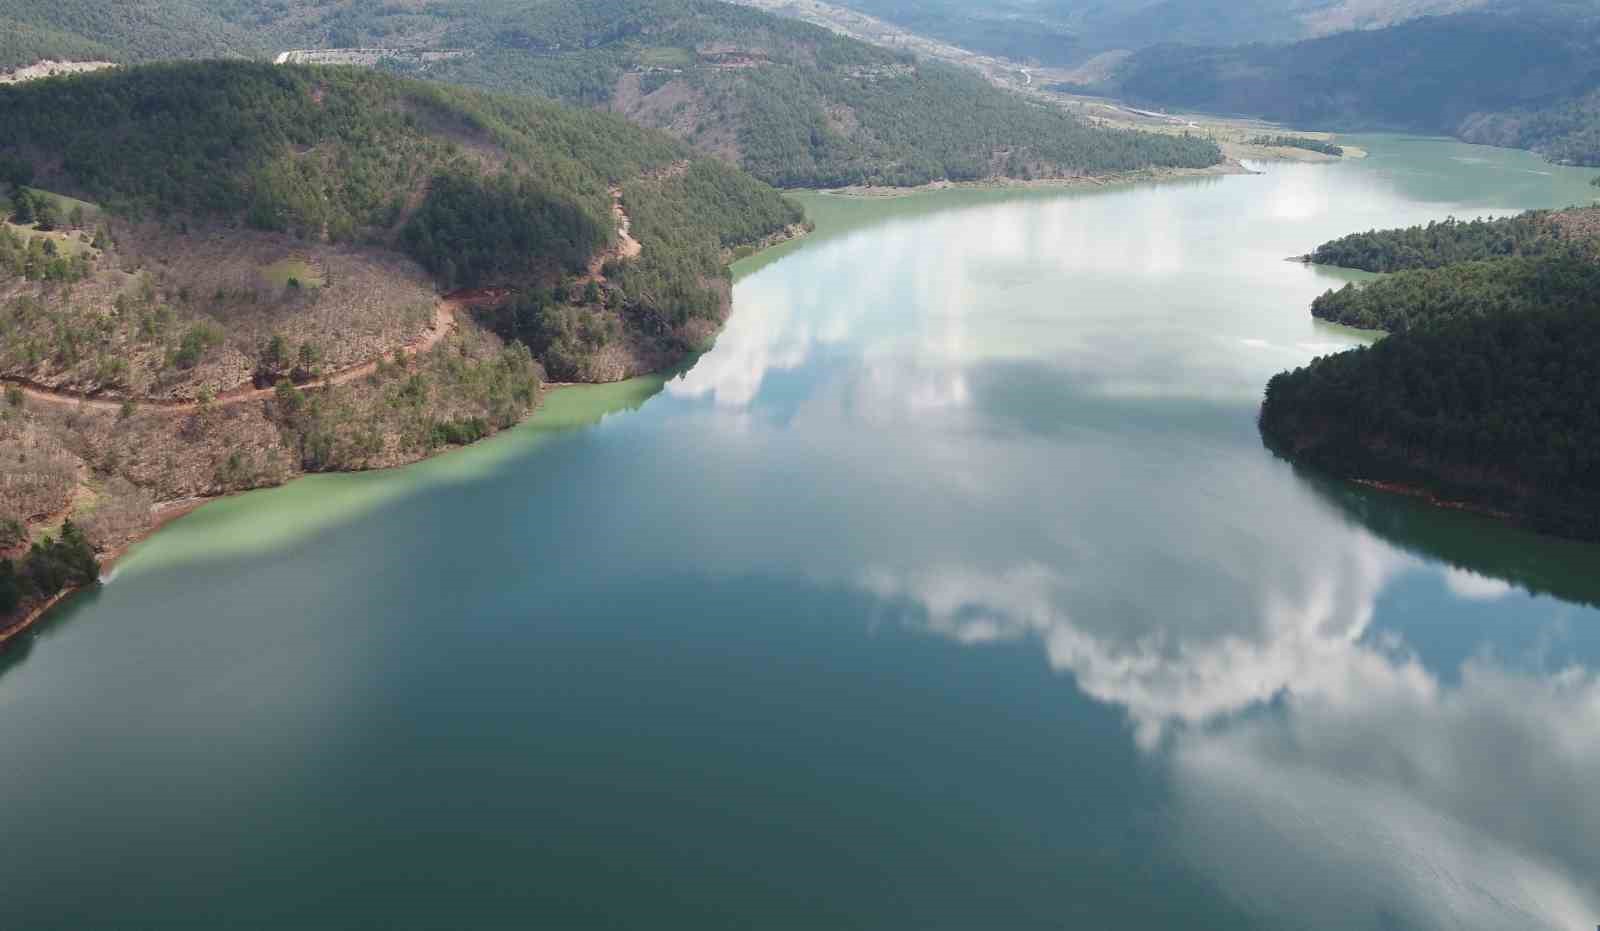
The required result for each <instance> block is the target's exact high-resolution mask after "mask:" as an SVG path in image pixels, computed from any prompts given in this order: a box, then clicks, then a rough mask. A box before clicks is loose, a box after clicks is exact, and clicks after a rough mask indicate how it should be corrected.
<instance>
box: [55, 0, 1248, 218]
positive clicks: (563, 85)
mask: <svg viewBox="0 0 1600 931" xmlns="http://www.w3.org/2000/svg"><path fill="white" fill-rule="evenodd" d="M153 6H154V7H156V8H159V9H161V10H162V11H163V15H165V16H169V17H177V18H182V17H183V16H184V15H187V14H185V13H184V12H183V11H185V10H191V8H190V7H187V6H185V5H183V4H180V3H177V2H174V0H161V2H158V3H154V4H153ZM194 15H195V16H197V17H198V19H197V22H200V23H202V24H210V23H212V21H213V19H212V18H219V19H221V20H222V21H223V23H224V25H226V26H227V28H228V29H234V30H242V31H243V32H244V33H245V34H247V35H249V36H251V37H252V41H253V42H255V43H257V45H258V47H259V45H263V44H267V43H271V42H277V43H280V45H279V46H276V47H278V48H295V49H318V48H339V47H343V46H384V47H387V48H388V49H390V50H392V51H390V52H372V51H366V52H359V53H356V52H352V53H339V54H327V55H320V56H319V55H312V56H311V57H313V58H317V57H326V58H330V59H332V60H340V61H345V60H349V61H360V62H363V63H370V64H374V65H377V66H379V67H383V68H386V69H389V70H394V71H398V72H401V73H406V74H411V75H413V76H418V77H426V78H429V79H431V80H438V81H443V82H449V83H455V84H463V85H468V86H474V87H479V88H484V89H489V90H494V91H503V92H512V93H517V94H533V95H541V96H545V97H550V98H553V99H556V100H560V101H563V102H566V103H571V104H577V105H581V106H586V107H595V108H604V109H609V110H612V111H615V112H618V113H621V114H624V115H626V116H627V117H628V118H629V119H631V120H633V121H635V122H637V123H639V124H642V125H645V126H648V127H653V128H658V129H662V130H665V131H667V132H668V133H670V134H672V135H674V136H677V137H678V138H680V139H682V140H684V141H686V142H688V143H689V144H690V145H692V146H693V147H694V148H695V149H696V150H697V151H699V152H700V153H702V154H708V155H715V156H718V157H721V158H723V159H725V160H728V161H731V162H734V163H736V164H738V165H740V166H742V167H744V168H745V169H747V170H748V171H750V172H751V173H752V174H754V175H756V176H757V177H759V178H762V179H763V180H765V181H768V182H770V183H773V184H777V185H780V186H799V187H819V186H820V187H831V186H844V185H852V184H898V185H915V184H921V183H924V182H928V181H935V180H941V179H949V180H974V179H983V178H991V177H1000V176H1003V177H1015V178H1063V177H1076V176H1080V175H1100V174H1112V173H1120V172H1129V171H1139V170H1144V169H1148V168H1169V167H1172V168H1204V167H1207V166H1210V165H1214V164H1216V163H1218V162H1219V161H1220V160H1221V154H1220V152H1219V151H1218V150H1217V148H1216V146H1214V145H1213V144H1211V143H1210V142H1209V141H1206V140H1203V139H1191V138H1186V137H1183V136H1173V135H1156V134H1144V133H1133V132H1127V131H1119V130H1109V129H1102V128H1098V127H1093V126H1088V125H1085V124H1083V123H1081V122H1079V121H1078V120H1076V119H1074V118H1072V117H1070V116H1068V115H1066V114H1065V113H1063V112H1061V111H1060V110H1058V109H1057V108H1054V107H1050V106H1047V105H1043V104H1040V103H1037V102H1034V101H1030V100H1027V99H1024V98H1022V97H1020V96H1017V95H1014V94H1009V93H1006V92H1004V91H1002V90H1000V89H998V88H995V87H993V86H991V85H989V84H988V83H987V82H985V81H984V80H983V79H982V78H980V77H978V76H976V75H974V74H971V73H969V72H967V71H965V70H962V69H957V68H953V67H950V66H946V65H940V64H936V63H929V62H921V61H918V60H916V59H914V58H912V57H910V56H906V55H897V54H895V53H892V52H889V51H885V50H883V49H879V48H876V47H873V46H870V45H867V44H865V43H862V42H858V41H855V40H853V39H847V38H844V37H841V36H838V35H835V34H833V33H831V32H828V31H826V30H823V29H820V28H817V27H814V26H810V25H807V24H804V23H799V22H795V21H791V20H786V19H782V18H780V17H776V16H772V15H769V14H766V13H763V12H759V11H756V10H752V9H746V8H742V7H737V6H733V5H730V4H725V3H719V2H712V0H542V2H536V3H528V2H516V0H458V2H455V3H452V4H442V5H427V6H416V5H397V4H385V5H379V4H368V3H318V2H313V0H281V2H273V3H267V2H255V0H233V2H230V3H225V4H220V5H217V6H216V7H214V8H210V9H209V10H208V12H206V13H205V15H204V16H201V15H200V14H198V13H196V14H194ZM35 22H42V23H43V22H47V23H57V22H60V17H56V18H47V17H43V16H42V15H39V16H36V17H35ZM92 36H93V38H94V40H95V41H97V42H101V43H105V44H114V43H118V42H123V43H124V44H121V45H118V46H117V48H116V49H115V51H114V52H113V53H107V52H105V51H104V50H103V49H102V50H101V51H100V52H99V54H102V55H104V54H111V55H112V56H113V57H116V56H117V55H121V57H122V58H124V59H131V60H138V58H139V56H140V55H142V54H143V52H142V50H143V49H144V48H145V47H146V46H148V45H149V44H150V42H151V41H153V40H142V41H139V42H138V43H137V44H134V43H133V41H132V40H131V39H128V40H126V41H124V39H122V38H119V36H117V35H112V34H110V33H109V32H108V31H107V30H105V29H97V30H94V31H93V33H92ZM218 41H221V40H218ZM398 50H404V51H403V52H402V51H398ZM211 51H213V50H211V49H209V47H208V49H202V50H199V51H197V52H196V54H208V53H211ZM245 53H246V54H265V53H264V52H259V51H257V52H252V51H250V50H245ZM41 55H42V50H41Z"/></svg>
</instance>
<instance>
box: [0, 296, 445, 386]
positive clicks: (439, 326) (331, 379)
mask: <svg viewBox="0 0 1600 931" xmlns="http://www.w3.org/2000/svg"><path fill="white" fill-rule="evenodd" d="M472 302H473V299H472V298H471V297H469V296H462V297H456V296H451V297H444V298H441V299H440V300H439V302H438V303H437V304H435V305H434V308H433V322H432V323H430V324H429V325H428V328H427V329H425V330H423V331H422V332H421V333H420V334H418V335H417V337H416V338H415V339H413V340H411V341H410V342H409V343H406V344H405V345H404V346H402V347H400V350H399V351H400V352H401V353H403V354H405V355H406V356H417V355H421V354H422V353H424V352H427V351H428V350H430V349H432V348H433V347H435V346H437V345H439V341H440V340H442V339H444V338H445V336H447V335H449V333H450V331H451V330H454V329H455V326H456V314H457V312H459V311H460V310H462V309H463V307H464V306H465V305H467V304H469V303H472ZM379 361H380V360H379V359H369V360H367V361H366V362H363V363H361V364H359V365H353V366H351V367H349V368H345V369H340V370H339V371H337V372H334V373H332V374H330V375H325V376H323V377H322V378H318V379H314V380H312V381H308V382H305V383H304V384H301V385H297V386H296V387H298V388H327V387H330V386H333V385H342V384H345V383H346V382H351V381H355V380H356V379H358V378H365V377H366V376H368V375H371V374H372V373H374V372H376V371H377V370H378V362H379ZM0 382H4V383H5V384H7V385H14V386H16V387H18V388H21V389H22V394H23V397H25V398H27V399H28V400H31V401H39V402H42V403H44V404H55V405H64V406H71V407H76V408H79V409H87V410H99V411H120V410H121V409H122V405H123V403H124V402H125V401H130V400H131V401H132V402H133V403H134V404H135V405H136V406H138V407H141V408H150V409H154V410H161V411H168V412H170V413H174V414H185V413H192V412H194V411H197V410H199V409H200V402H199V401H171V400H166V399H162V398H107V397H100V396H97V395H94V394H90V393H88V392H83V391H71V390H68V389H62V388H51V387H50V386H48V385H41V384H39V383H38V382H35V381H32V380H30V379H27V378H18V377H15V376H11V375H0ZM275 390H277V389H276V388H275V387H271V388H257V387H255V386H253V385H244V386H240V387H238V388H233V389H230V390H228V391H225V392H223V393H222V394H220V395H218V396H217V398H216V400H215V401H212V402H211V403H212V405H213V406H223V407H225V406H228V405H232V404H243V403H244V402H246V401H259V400H261V399H263V398H266V397H269V396H270V395H271V394H272V392H273V391H275Z"/></svg>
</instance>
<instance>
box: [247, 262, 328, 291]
mask: <svg viewBox="0 0 1600 931" xmlns="http://www.w3.org/2000/svg"><path fill="white" fill-rule="evenodd" d="M261 278H262V280H263V281H265V282H266V283H267V284H269V285H271V286H273V287H274V288H287V287H291V282H292V283H293V284H292V286H293V287H298V288H320V287H322V285H323V280H322V274H321V272H319V271H317V268H316V266H314V265H312V264H311V263H309V262H307V261H306V260H305V259H300V258H287V259H279V260H278V261H276V262H273V263H272V264H271V265H268V266H266V267H265V268H263V269H261Z"/></svg>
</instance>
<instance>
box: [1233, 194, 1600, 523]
mask: <svg viewBox="0 0 1600 931" xmlns="http://www.w3.org/2000/svg"><path fill="white" fill-rule="evenodd" d="M1596 217H1597V214H1596V211H1595V210H1594V209H1593V208H1576V209H1572V210H1565V211H1556V212H1549V211H1534V212H1530V213H1525V214H1523V215H1521V216H1517V217H1510V218H1505V219H1498V220H1475V221H1472V222H1467V223H1463V222H1459V221H1456V220H1446V221H1444V222H1442V223H1430V224H1428V225H1427V226H1414V227H1410V228H1408V229H1399V230H1383V231H1372V232H1367V233H1360V234H1356V235H1353V236H1346V237H1344V238H1342V239H1338V240H1334V241H1333V242H1331V243H1326V244H1324V245H1323V246H1321V247H1319V248H1318V249H1317V250H1316V251H1315V252H1314V253H1312V255H1311V256H1310V258H1311V259H1312V260H1314V261H1322V262H1329V263H1337V264H1340V265H1347V266H1352V267H1359V268H1366V269H1369V270H1372V271H1382V272H1391V273H1390V274H1386V275H1384V276H1383V277H1381V278H1378V279H1375V280H1373V281H1370V282H1368V283H1366V284H1363V285H1346V286H1345V287H1344V288H1342V289H1340V290H1338V291H1329V292H1328V293H1326V294H1324V295H1323V296H1321V297H1319V298H1317V300H1316V301H1315V302H1314V303H1313V304H1312V308H1311V312H1312V313H1313V314H1314V315H1316V316H1317V317H1320V318H1323V319H1327V320H1332V321H1335V322H1338V323H1343V324H1348V325H1351V326H1358V327H1364V328H1369V329H1384V330H1388V331H1389V332H1390V334H1391V335H1389V336H1388V337H1386V338H1385V339H1383V340H1382V341H1381V342H1379V343H1377V344H1376V345H1375V346H1372V347H1370V348H1365V349H1358V350H1354V351H1351V352H1346V353H1341V354H1339V355H1335V356H1329V357H1326V358H1322V359H1317V360H1316V361H1314V362H1312V363H1311V365H1309V366H1306V367H1304V368H1301V369H1298V370H1296V371H1294V372H1286V373H1284V374H1281V375H1278V376H1276V377H1274V378H1273V379H1272V381H1271V382H1269V383H1268V385H1267V394H1266V402H1265V404H1263V406H1262V409H1261V431H1262V434H1263V435H1264V436H1265V438H1266V440H1267V442H1268V443H1269V445H1271V446H1273V447H1274V448H1276V449H1278V450H1280V451H1282V452H1283V453H1285V454H1286V455H1289V456H1292V457H1294V458H1295V459H1298V460H1301V461H1303V462H1306V463H1307V464H1310V465H1313V466H1316V467H1318V468H1321V469H1325V470H1327V471H1330V472H1332V473H1334V474H1336V475H1340V476H1345V477H1352V478H1360V479H1366V480H1372V481H1379V482H1389V483H1398V484H1401V485H1405V486H1411V487H1416V488H1419V489H1425V490H1426V491H1427V492H1428V493H1430V494H1433V495H1436V496H1438V497H1443V498H1447V499H1455V500H1460V501H1464V502H1467V503H1468V504H1470V505H1474V506H1477V507H1480V508H1486V509H1490V510H1495V511H1501V512H1505V513H1507V514H1509V515H1511V516H1513V517H1515V518H1517V519H1519V520H1522V521H1524V522H1526V523H1528V524H1530V525H1531V526H1534V527H1536V528H1538V529H1541V530H1546V531H1549V532H1552V533H1559V534H1564V535H1568V536H1577V537H1583V538H1587V539H1600V406H1597V402H1596V398H1597V397H1600V394H1597V393H1596V392H1597V389H1600V307H1597V304H1596V300H1597V297H1600V260H1597V258H1600V257H1597V254H1596V251H1595V243H1594V237H1595V234H1596V231H1597V227H1596V225H1595V222H1594V221H1595V219H1596Z"/></svg>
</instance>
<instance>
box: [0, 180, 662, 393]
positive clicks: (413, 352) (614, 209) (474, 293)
mask: <svg viewBox="0 0 1600 931" xmlns="http://www.w3.org/2000/svg"><path fill="white" fill-rule="evenodd" d="M687 165H688V163H687V162H684V163H682V165H674V166H673V168H672V169H669V170H671V171H677V172H679V173H681V171H682V170H683V169H684V168H686V167H687ZM611 213H612V216H614V217H616V220H617V244H616V245H615V246H613V247H612V248H610V249H607V250H605V251H603V252H600V253H599V254H597V255H595V256H594V257H593V258H591V259H590V260H589V268H588V272H589V274H588V277H587V278H585V279H583V280H584V281H597V282H601V283H604V282H605V276H604V275H603V274H602V270H603V269H604V267H605V263H606V262H607V261H609V260H611V259H625V260H632V259H635V258H638V257H639V254H640V253H641V252H643V251H644V247H643V246H641V245H640V244H639V241H638V240H637V239H634V238H633V234H632V232H631V229H632V227H633V221H632V219H630V218H629V216H628V214H627V211H625V210H623V209H622V188H620V187H613V188H612V189H611ZM510 293H511V292H510V291H508V290H507V289H505V288H480V289H477V290H467V291H456V292H454V293H451V294H447V295H445V296H444V297H442V298H440V299H439V302H438V303H437V304H436V305H434V309H433V322H432V323H430V324H429V325H428V328H427V329H425V330H423V331H422V332H421V333H420V334H418V335H417V337H416V338H415V339H413V340H411V342H409V343H406V344H405V345H404V346H402V347H400V350H399V351H400V352H402V353H404V354H405V355H406V356H408V357H415V356H418V355H421V354H422V353H424V352H427V351H428V350H430V349H432V348H433V347H435V346H437V345H439V342H440V340H443V339H444V338H445V337H446V336H447V335H449V333H450V331H451V330H454V329H455V327H456V314H457V313H458V312H460V311H462V310H464V309H465V308H468V307H471V306H474V305H477V304H488V303H496V302H498V301H500V300H502V299H504V298H505V297H506V295H508V294H510ZM378 361H379V360H378V359H370V360H368V361H366V362H363V363H361V364H359V365H354V366H351V367H350V368H346V369H340V370H339V371H337V372H334V373H332V374H329V375H325V376H323V377H322V378H319V379H316V380H314V381H309V382H306V383H304V384H301V385H297V386H296V387H299V388H327V387H331V386H333V385H342V384H345V383H346V382H351V381H355V380H356V379H358V378H365V377H367V376H368V375H371V374H372V373H374V372H376V371H377V370H378ZM0 384H6V385H12V386H15V387H18V388H21V389H22V394H23V397H25V398H27V399H29V400H32V401H38V402H40V403H43V404H54V405H68V406H73V407H77V408H79V409H87V410H99V411H120V410H121V409H122V405H123V403H125V402H126V401H129V400H131V401H133V403H134V404H136V405H138V406H139V407H141V408H146V409H151V410H162V411H168V412H171V413H174V414H185V413H192V412H194V411H197V410H199V409H200V402H198V401H174V400H169V399H164V398H119V397H107V396H104V395H101V394H99V393H96V392H87V391H73V390H71V389H67V388H52V387H50V386H49V385H44V384H40V383H39V382H36V381H34V380H32V379H29V378H21V377H18V376H14V375H0ZM275 390H276V388H275V387H274V388H257V387H255V386H254V385H240V386H239V387H237V388H231V389H229V390H228V391H225V392H223V393H222V394H219V395H217V397H216V400H214V401H212V405H213V406H228V405H232V404H243V403H245V402H246V401H259V400H261V399H263V398H266V397H268V396H270V395H271V394H272V392H273V391H275Z"/></svg>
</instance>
